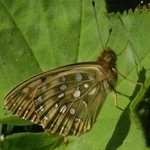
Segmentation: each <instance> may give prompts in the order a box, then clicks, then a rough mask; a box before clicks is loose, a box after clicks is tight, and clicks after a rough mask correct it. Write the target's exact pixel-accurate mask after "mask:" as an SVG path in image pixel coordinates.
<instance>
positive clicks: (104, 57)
mask: <svg viewBox="0 0 150 150" xmlns="http://www.w3.org/2000/svg"><path fill="white" fill-rule="evenodd" d="M116 61H117V56H116V54H115V52H114V51H113V50H111V49H110V48H106V49H105V50H104V51H103V52H102V54H101V56H100V57H99V58H98V62H100V63H103V64H105V66H109V67H115V66H116Z"/></svg>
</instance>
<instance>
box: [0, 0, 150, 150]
mask: <svg viewBox="0 0 150 150" xmlns="http://www.w3.org/2000/svg"><path fill="white" fill-rule="evenodd" d="M104 8H105V7H104V4H103V2H99V1H96V11H97V15H98V22H99V26H100V32H101V38H102V41H103V43H104V45H105V43H106V41H107V39H108V35H109V29H110V28H112V34H111V37H110V40H109V43H108V45H107V46H110V47H111V48H112V49H113V50H114V51H115V52H116V54H120V53H121V52H122V51H123V50H124V51H123V53H122V54H121V55H119V56H118V61H117V64H118V71H119V72H120V73H121V74H123V75H124V76H125V77H126V78H128V79H130V80H132V81H134V82H135V83H136V82H137V80H138V74H137V70H138V71H140V70H141V69H142V66H144V68H146V69H148V68H149V67H150V65H149V58H150V53H149V52H150V51H149V42H148V41H149V39H150V34H149V33H150V28H149V27H150V21H149V17H150V13H149V12H148V11H147V10H146V9H145V10H143V11H142V12H138V11H137V12H134V13H133V12H132V11H130V12H129V13H128V14H127V13H124V14H123V15H120V14H109V15H107V14H106V13H105V10H104ZM0 39H1V40H0V70H1V71H0V78H1V84H0V90H1V92H0V97H1V100H0V122H1V123H7V124H17V125H22V124H24V123H25V124H28V122H25V121H23V122H22V121H21V122H20V121H18V120H19V119H16V117H14V116H13V115H11V113H9V112H8V111H7V110H4V109H3V101H4V96H5V95H6V93H7V92H8V91H9V90H10V89H12V88H13V87H14V86H15V85H17V84H18V83H20V82H22V81H23V80H25V79H27V78H28V77H31V76H32V75H35V74H37V73H40V72H42V71H46V70H49V69H52V68H55V67H59V66H63V65H66V64H70V63H76V62H84V61H93V60H96V58H97V57H98V56H99V54H100V53H101V51H102V49H103V47H102V45H101V43H100V40H99V33H98V29H97V25H96V21H95V16H94V11H93V7H92V4H91V1H90V0H88V1H87V0H82V1H80V0H78V1H75V0H73V1H69V0H62V1H59V0H45V1H35V0H32V1H27V0H23V1H19V0H14V1H8V0H5V1H1V2H0ZM135 53H136V54H137V55H135ZM137 56H138V57H137ZM137 58H138V59H137ZM135 60H137V63H135ZM144 75H145V78H147V77H148V76H149V72H148V71H146V72H145V74H144ZM135 86H136V85H135V84H134V83H132V82H130V81H129V80H125V79H124V78H122V77H121V76H119V80H118V84H117V86H116V89H117V90H118V91H119V92H121V93H124V94H126V95H129V96H131V95H132V94H133V93H134V94H135V95H134V96H132V99H131V100H132V101H134V98H135V96H136V95H137V93H138V91H134V88H135ZM113 95H114V93H110V94H109V95H108V97H107V100H106V102H105V104H104V106H103V108H102V110H101V112H100V114H99V116H98V119H97V121H96V123H95V124H94V126H93V128H92V130H91V131H90V132H88V133H86V134H84V135H81V136H80V137H67V138H66V139H67V141H68V143H65V142H62V141H61V142H59V140H60V137H58V141H57V140H56V137H55V136H54V135H51V134H47V133H41V134H39V133H37V134H33V133H27V134H16V135H10V136H7V137H6V138H5V139H4V140H3V141H2V142H0V148H2V149H5V150H7V149H9V150H19V149H21V150H23V149H28V150H34V149H35V150H36V149H43V150H51V149H58V150H60V149H67V150H74V149H80V150H84V149H85V150H98V149H101V150H104V149H111V150H116V149H118V150H121V149H125V150H128V149H133V147H134V149H136V150H141V149H144V148H145V142H144V138H143V135H142V133H141V131H140V129H138V128H137V125H136V123H135V122H134V119H132V118H130V113H129V105H130V102H131V101H130V99H129V98H127V97H124V96H121V95H118V98H117V100H118V105H119V107H121V108H122V109H123V110H124V111H122V110H120V109H117V108H116V107H115V106H114V97H113ZM131 109H132V108H131ZM20 120H21V119H20ZM35 139H36V140H35ZM43 139H44V140H43ZM53 141H54V142H53ZM22 142H23V143H25V144H23V145H24V146H23V145H22V144H21V143H22ZM38 143H39V144H38ZM43 145H44V146H43ZM26 146H27V147H26ZM33 146H34V147H33Z"/></svg>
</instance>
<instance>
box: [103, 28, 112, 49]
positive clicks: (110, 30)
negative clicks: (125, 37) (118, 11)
mask: <svg viewBox="0 0 150 150" xmlns="http://www.w3.org/2000/svg"><path fill="white" fill-rule="evenodd" d="M111 32H112V29H109V34H108V38H107V42H106V44H105V49H106V47H107V44H108V42H109V40H110V35H111Z"/></svg>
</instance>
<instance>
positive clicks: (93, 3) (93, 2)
mask: <svg viewBox="0 0 150 150" xmlns="http://www.w3.org/2000/svg"><path fill="white" fill-rule="evenodd" d="M92 5H93V9H94V15H95V20H96V24H97V29H98V34H99V39H100V42H101V44H102V48H103V49H104V48H105V47H104V44H103V41H102V38H101V33H100V28H99V24H98V19H97V13H96V9H95V1H94V0H93V1H92Z"/></svg>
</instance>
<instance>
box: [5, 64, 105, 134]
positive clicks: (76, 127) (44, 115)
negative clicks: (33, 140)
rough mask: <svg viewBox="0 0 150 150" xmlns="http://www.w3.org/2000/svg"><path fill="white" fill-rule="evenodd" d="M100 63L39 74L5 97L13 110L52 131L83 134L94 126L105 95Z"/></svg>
mask: <svg viewBox="0 0 150 150" xmlns="http://www.w3.org/2000/svg"><path fill="white" fill-rule="evenodd" d="M104 82H105V81H104V80H103V73H102V70H101V67H100V66H99V65H93V64H92V65H90V64H89V65H88V66H87V65H86V64H85V65H84V64H80V65H71V66H66V67H62V68H59V69H55V70H53V71H49V72H45V73H42V74H40V75H37V76H35V77H33V78H30V79H29V80H27V81H25V82H23V83H21V84H20V85H19V86H17V87H16V88H14V89H13V90H12V91H11V92H10V93H8V95H7V96H6V98H5V106H6V108H7V109H8V110H10V111H11V112H12V113H13V114H15V115H17V116H19V117H22V118H24V119H27V120H30V121H32V122H34V123H36V124H39V125H41V126H42V127H43V128H44V129H46V130H49V131H51V132H52V133H59V134H61V135H64V136H66V135H80V134H81V133H84V132H87V131H88V130H90V129H91V127H92V125H93V123H94V122H95V120H96V118H97V114H98V112H99V110H100V108H101V106H102V104H103V102H104V100H105V98H106V89H105V83H104Z"/></svg>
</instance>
